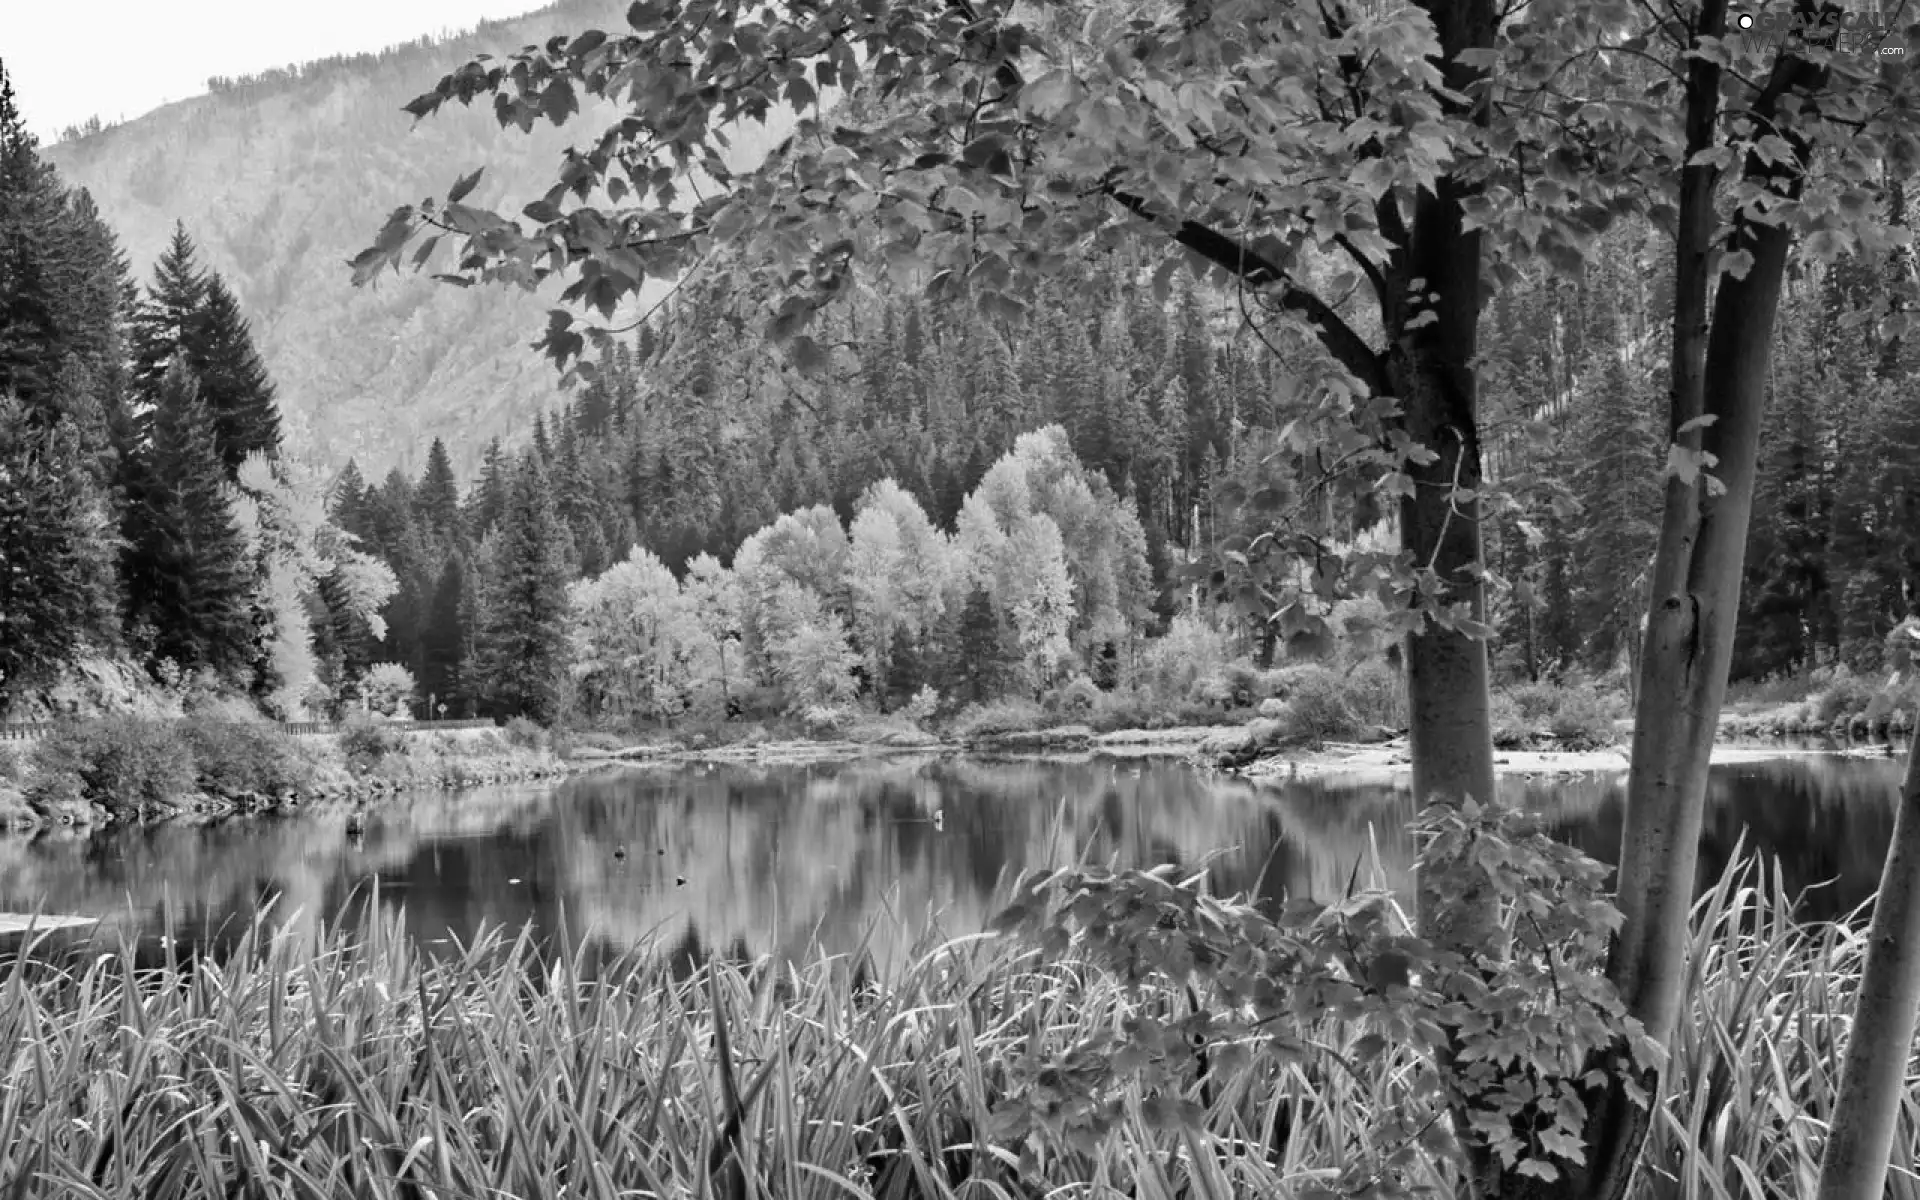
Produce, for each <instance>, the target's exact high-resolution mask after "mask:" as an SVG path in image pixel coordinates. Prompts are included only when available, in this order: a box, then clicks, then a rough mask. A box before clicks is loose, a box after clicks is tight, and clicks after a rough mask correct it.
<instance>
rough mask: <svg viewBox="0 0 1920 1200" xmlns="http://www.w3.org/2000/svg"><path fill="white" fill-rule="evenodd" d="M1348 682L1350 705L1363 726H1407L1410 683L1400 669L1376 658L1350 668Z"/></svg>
mask: <svg viewBox="0 0 1920 1200" xmlns="http://www.w3.org/2000/svg"><path fill="white" fill-rule="evenodd" d="M1345 683H1346V690H1347V704H1348V706H1349V707H1351V708H1352V709H1353V715H1354V716H1356V717H1358V718H1359V719H1360V723H1361V724H1362V725H1379V726H1382V727H1384V728H1387V729H1405V728H1406V727H1407V685H1406V681H1405V680H1403V679H1402V678H1401V677H1400V673H1399V672H1398V671H1395V670H1394V669H1393V668H1392V667H1389V666H1388V665H1387V664H1386V663H1384V662H1381V661H1380V660H1379V659H1373V660H1371V661H1369V662H1364V663H1361V664H1360V665H1359V666H1357V667H1355V668H1353V670H1351V671H1349V672H1348V673H1347V676H1346V680H1345Z"/></svg>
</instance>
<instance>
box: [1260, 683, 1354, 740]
mask: <svg viewBox="0 0 1920 1200" xmlns="http://www.w3.org/2000/svg"><path fill="white" fill-rule="evenodd" d="M1278 723H1279V725H1280V726H1281V729H1282V732H1283V736H1285V737H1288V738H1291V739H1292V740H1295V741H1302V742H1311V743H1319V742H1327V741H1341V740H1348V739H1352V738H1355V737H1358V736H1359V735H1360V732H1361V720H1360V717H1359V715H1358V714H1356V713H1355V712H1354V709H1353V703H1352V700H1351V699H1350V697H1349V695H1348V689H1347V685H1346V681H1345V680H1343V679H1341V678H1340V676H1338V675H1336V674H1334V673H1333V672H1332V671H1329V670H1327V669H1326V668H1325V667H1315V668H1310V669H1309V670H1306V671H1302V672H1301V674H1300V675H1299V676H1298V677H1297V678H1296V680H1295V682H1294V685H1293V689H1292V694H1291V695H1290V696H1288V698H1287V711H1286V714H1285V715H1284V716H1282V717H1280V718H1279V719H1278Z"/></svg>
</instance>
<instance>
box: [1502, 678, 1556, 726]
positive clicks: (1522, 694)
mask: <svg viewBox="0 0 1920 1200" xmlns="http://www.w3.org/2000/svg"><path fill="white" fill-rule="evenodd" d="M1560 692H1561V689H1560V687H1559V686H1558V685H1556V684H1552V683H1547V682H1544V681H1542V682H1540V683H1523V684H1519V685H1518V686H1516V687H1513V688H1511V689H1509V690H1508V692H1507V695H1508V696H1510V697H1512V699H1513V704H1514V707H1515V708H1517V709H1518V710H1519V712H1520V719H1521V720H1522V721H1524V722H1526V723H1527V724H1528V725H1530V726H1531V727H1533V728H1536V729H1542V728H1545V727H1546V725H1547V723H1548V722H1549V721H1551V720H1552V719H1553V714H1554V713H1555V712H1556V711H1557V710H1558V709H1559V707H1560Z"/></svg>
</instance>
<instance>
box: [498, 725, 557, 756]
mask: <svg viewBox="0 0 1920 1200" xmlns="http://www.w3.org/2000/svg"><path fill="white" fill-rule="evenodd" d="M506 734H507V744H508V745H511V746H516V747H518V748H519V749H521V750H536V751H537V750H545V749H546V748H547V747H548V745H549V744H550V743H549V740H548V738H547V731H546V730H544V729H542V728H540V726H538V725H536V724H534V723H533V722H532V721H529V720H528V719H527V718H525V717H515V718H513V719H512V720H510V721H508V722H507V727H506Z"/></svg>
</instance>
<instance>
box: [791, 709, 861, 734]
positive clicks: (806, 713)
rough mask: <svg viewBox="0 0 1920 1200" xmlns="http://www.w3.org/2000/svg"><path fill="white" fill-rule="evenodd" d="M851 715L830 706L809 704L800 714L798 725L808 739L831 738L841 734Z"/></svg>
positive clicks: (851, 717)
mask: <svg viewBox="0 0 1920 1200" xmlns="http://www.w3.org/2000/svg"><path fill="white" fill-rule="evenodd" d="M852 719H853V714H852V713H851V712H849V711H847V710H846V709H845V708H841V707H839V706H837V705H832V704H810V705H808V706H807V707H806V708H804V709H802V710H801V712H800V724H801V726H802V727H803V728H805V729H806V731H807V736H808V737H833V736H835V735H837V734H839V733H841V732H843V731H844V730H845V729H846V727H847V725H848V724H849V723H850V722H851V721H852Z"/></svg>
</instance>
